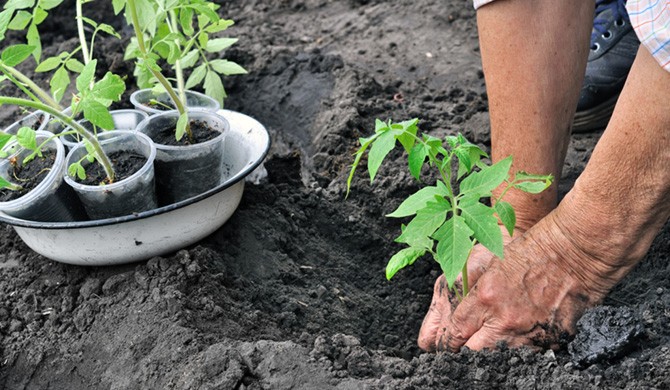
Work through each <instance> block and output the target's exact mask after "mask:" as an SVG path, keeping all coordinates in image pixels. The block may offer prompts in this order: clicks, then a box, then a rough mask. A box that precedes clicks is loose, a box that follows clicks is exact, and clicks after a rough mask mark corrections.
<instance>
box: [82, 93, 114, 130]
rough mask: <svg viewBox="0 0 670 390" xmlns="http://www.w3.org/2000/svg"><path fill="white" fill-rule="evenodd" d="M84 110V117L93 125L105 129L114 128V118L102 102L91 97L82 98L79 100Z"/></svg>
mask: <svg viewBox="0 0 670 390" xmlns="http://www.w3.org/2000/svg"><path fill="white" fill-rule="evenodd" d="M81 105H82V108H83V111H84V118H86V119H88V120H89V121H90V122H91V123H93V124H94V125H96V126H98V127H101V128H103V129H105V130H112V129H114V119H112V115H111V114H110V113H109V111H108V110H107V107H105V106H104V105H103V104H102V103H100V102H98V101H96V100H93V99H84V100H82V101H81Z"/></svg>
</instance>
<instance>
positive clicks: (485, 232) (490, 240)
mask: <svg viewBox="0 0 670 390" xmlns="http://www.w3.org/2000/svg"><path fill="white" fill-rule="evenodd" d="M493 214H494V210H493V209H492V208H490V207H488V206H486V205H484V204H482V203H475V204H473V205H470V206H468V207H463V208H461V216H462V217H463V219H465V223H467V225H468V227H470V229H472V231H473V232H474V233H473V236H474V237H475V238H476V239H477V241H479V242H481V243H482V245H484V246H485V247H486V248H487V249H488V250H490V251H491V252H492V253H493V254H494V255H496V256H498V257H499V258H501V259H502V258H503V238H502V232H501V231H500V227H498V219H497V218H496V217H495V216H494V215H493Z"/></svg>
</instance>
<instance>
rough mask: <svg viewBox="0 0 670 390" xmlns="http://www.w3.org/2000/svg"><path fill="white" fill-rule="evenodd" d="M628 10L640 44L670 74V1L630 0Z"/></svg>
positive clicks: (627, 4) (627, 5)
mask: <svg viewBox="0 0 670 390" xmlns="http://www.w3.org/2000/svg"><path fill="white" fill-rule="evenodd" d="M626 9H627V10H628V16H629V17H630V23H631V24H632V26H633V28H634V29H635V33H636V34H637V37H638V38H640V43H642V44H643V45H644V46H645V47H646V48H647V50H649V52H650V53H651V55H652V56H654V58H655V59H656V61H657V62H658V63H659V64H660V65H661V67H663V69H665V70H667V71H669V72H670V1H665V0H628V2H627V3H626Z"/></svg>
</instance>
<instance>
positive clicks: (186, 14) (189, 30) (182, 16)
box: [179, 8, 195, 36]
mask: <svg viewBox="0 0 670 390" xmlns="http://www.w3.org/2000/svg"><path fill="white" fill-rule="evenodd" d="M179 24H180V25H181V28H182V30H184V34H186V35H187V36H191V35H193V33H194V32H195V30H194V29H193V10H192V9H190V8H182V9H180V10H179Z"/></svg>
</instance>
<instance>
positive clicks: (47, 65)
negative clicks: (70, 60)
mask: <svg viewBox="0 0 670 390" xmlns="http://www.w3.org/2000/svg"><path fill="white" fill-rule="evenodd" d="M62 63H63V61H62V60H61V59H60V58H59V57H49V58H47V59H46V60H44V61H42V62H41V63H40V64H39V65H37V68H35V72H49V71H52V70H54V69H56V68H58V67H59V66H60V64H62Z"/></svg>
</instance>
